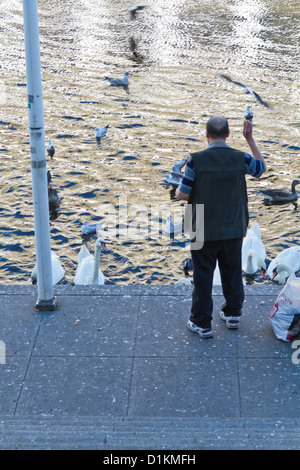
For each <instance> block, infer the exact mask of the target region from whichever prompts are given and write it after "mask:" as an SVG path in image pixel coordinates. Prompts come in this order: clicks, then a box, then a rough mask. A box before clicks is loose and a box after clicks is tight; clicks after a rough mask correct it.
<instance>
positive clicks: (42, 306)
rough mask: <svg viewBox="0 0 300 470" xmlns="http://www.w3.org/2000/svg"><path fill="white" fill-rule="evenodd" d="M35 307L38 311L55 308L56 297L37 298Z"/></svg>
mask: <svg viewBox="0 0 300 470" xmlns="http://www.w3.org/2000/svg"><path fill="white" fill-rule="evenodd" d="M35 309H36V310H38V311H40V312H47V311H53V310H56V309H57V302H56V297H53V299H50V300H41V299H37V302H36V304H35Z"/></svg>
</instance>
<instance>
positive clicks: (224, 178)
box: [188, 147, 249, 241]
mask: <svg viewBox="0 0 300 470" xmlns="http://www.w3.org/2000/svg"><path fill="white" fill-rule="evenodd" d="M191 156H192V159H193V164H194V169H195V174H196V178H195V181H194V184H193V188H192V192H191V194H190V197H189V201H188V204H192V205H193V216H194V215H195V205H196V204H203V205H204V241H212V240H228V239H231V238H240V237H244V236H245V235H246V231H247V226H248V222H249V214H248V198H247V186H246V180H245V154H244V153H243V152H239V151H237V150H234V149H232V148H230V147H212V148H207V149H206V150H204V151H202V152H196V153H193V154H192V155H191Z"/></svg>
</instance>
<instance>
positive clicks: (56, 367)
mask: <svg viewBox="0 0 300 470" xmlns="http://www.w3.org/2000/svg"><path fill="white" fill-rule="evenodd" d="M280 290H281V287H279V286H245V291H246V301H245V305H244V310H243V316H242V318H241V321H240V328H239V330H237V331H235V330H228V329H227V328H226V326H225V323H224V322H223V321H222V320H221V319H220V318H219V316H218V313H219V310H220V307H221V305H222V303H223V302H224V300H223V296H222V292H221V289H220V287H215V288H214V291H213V297H214V320H213V331H214V337H213V338H212V339H201V338H200V337H199V336H198V335H197V334H195V333H192V332H191V331H189V330H188V329H187V327H186V323H187V319H188V317H189V312H190V306H191V287H189V286H177V287H176V286H142V285H130V286H116V285H108V286H70V285H57V286H55V296H56V297H57V303H58V308H57V310H56V311H54V312H43V313H42V312H37V311H36V310H35V303H36V300H37V287H36V286H31V285H10V286H8V285H0V302H1V304H0V305H1V314H0V345H2V364H1V363H0V377H1V384H0V396H1V401H0V449H52V450H54V449H102V450H112V449H115V450H116V449H118V450H121V449H127V450H130V449H131V450H142V449H148V450H150V449H158V450H161V449H172V450H175V449H177V450H185V449H189V450H192V449H195V450H201V449H215V450H217V449H299V448H300V427H299V425H300V400H299V389H300V373H299V372H300V365H298V364H295V363H293V361H292V354H293V353H294V352H295V349H293V348H292V345H291V343H285V342H282V341H279V340H278V339H277V338H276V337H275V335H274V333H273V330H272V326H271V323H270V319H269V315H270V311H271V309H272V307H273V304H274V302H275V300H276V297H277V295H278V293H279V292H280ZM298 339H299V338H298ZM3 348H5V360H3V357H4V355H3V352H4V350H3ZM0 357H1V354H0ZM3 362H5V363H3Z"/></svg>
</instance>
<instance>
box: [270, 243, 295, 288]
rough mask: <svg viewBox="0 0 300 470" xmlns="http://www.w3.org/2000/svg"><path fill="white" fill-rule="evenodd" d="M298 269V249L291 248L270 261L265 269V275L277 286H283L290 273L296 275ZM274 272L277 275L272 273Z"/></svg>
mask: <svg viewBox="0 0 300 470" xmlns="http://www.w3.org/2000/svg"><path fill="white" fill-rule="evenodd" d="M282 266H284V267H285V269H283V268H282ZM288 268H289V269H288ZM299 269H300V247H299V246H291V247H289V248H286V249H285V250H283V251H282V252H281V253H279V254H278V255H277V256H276V258H274V259H273V260H272V261H271V263H270V264H269V266H268V269H267V275H268V276H269V277H270V278H271V279H272V280H273V281H276V282H278V283H279V284H284V283H285V281H286V279H287V278H288V277H289V276H290V275H291V273H296V272H297V271H299ZM274 270H276V273H277V274H275V273H274ZM274 274H275V275H274Z"/></svg>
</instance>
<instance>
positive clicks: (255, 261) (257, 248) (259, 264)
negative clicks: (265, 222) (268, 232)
mask: <svg viewBox="0 0 300 470" xmlns="http://www.w3.org/2000/svg"><path fill="white" fill-rule="evenodd" d="M265 259H266V249H265V246H264V244H263V242H262V240H261V231H260V226H259V224H258V223H257V222H256V223H255V224H253V225H252V226H251V227H249V229H248V230H247V234H246V236H245V238H244V240H243V245H242V269H243V271H244V273H245V274H251V275H253V274H255V273H256V272H257V271H261V272H262V274H263V276H264V277H265V272H266V263H265Z"/></svg>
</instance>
